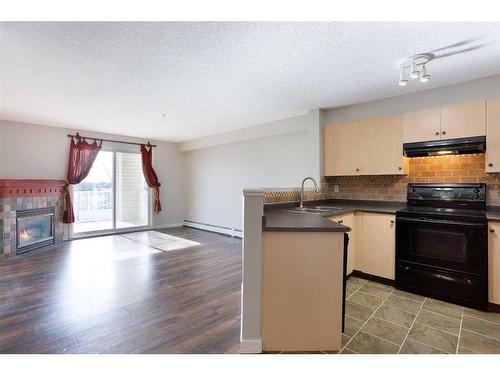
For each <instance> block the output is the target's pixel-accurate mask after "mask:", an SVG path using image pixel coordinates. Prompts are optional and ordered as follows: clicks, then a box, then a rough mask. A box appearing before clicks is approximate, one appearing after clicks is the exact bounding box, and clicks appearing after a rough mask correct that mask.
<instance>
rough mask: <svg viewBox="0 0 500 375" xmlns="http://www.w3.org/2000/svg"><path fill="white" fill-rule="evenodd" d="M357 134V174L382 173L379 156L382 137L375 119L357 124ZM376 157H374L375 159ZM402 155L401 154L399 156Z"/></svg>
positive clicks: (381, 147)
mask: <svg viewBox="0 0 500 375" xmlns="http://www.w3.org/2000/svg"><path fill="white" fill-rule="evenodd" d="M358 126H359V128H358V132H359V157H358V161H359V163H358V166H357V170H358V174H360V175H377V174H382V173H383V166H382V163H381V162H380V159H379V156H380V153H381V152H383V145H382V144H381V143H380V141H381V139H382V137H381V134H380V130H381V129H380V128H379V127H378V126H377V123H376V121H375V119H366V120H361V121H360V122H359V123H358ZM375 155H376V157H375ZM402 155H403V153H401V156H402Z"/></svg>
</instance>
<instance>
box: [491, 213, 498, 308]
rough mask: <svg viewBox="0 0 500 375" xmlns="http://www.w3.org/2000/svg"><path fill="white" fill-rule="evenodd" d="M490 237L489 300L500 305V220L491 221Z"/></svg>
mask: <svg viewBox="0 0 500 375" xmlns="http://www.w3.org/2000/svg"><path fill="white" fill-rule="evenodd" d="M489 227H490V228H489V229H490V231H489V238H488V279H489V281H488V295H489V298H488V300H489V301H490V302H491V303H496V304H497V305H500V222H490V224H489Z"/></svg>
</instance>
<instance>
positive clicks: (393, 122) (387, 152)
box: [373, 114, 408, 175]
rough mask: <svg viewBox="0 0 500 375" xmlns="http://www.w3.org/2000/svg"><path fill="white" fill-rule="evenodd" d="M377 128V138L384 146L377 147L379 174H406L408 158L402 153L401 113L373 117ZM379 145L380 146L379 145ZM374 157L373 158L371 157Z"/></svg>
mask: <svg viewBox="0 0 500 375" xmlns="http://www.w3.org/2000/svg"><path fill="white" fill-rule="evenodd" d="M375 124H376V128H377V129H379V140H380V141H381V145H382V146H383V147H384V148H383V149H382V150H380V149H379V152H380V156H381V157H382V166H383V167H382V171H381V174H390V175H398V174H407V173H408V159H407V158H405V157H402V155H403V116H402V115H401V114H398V115H394V116H387V117H379V118H377V119H375ZM379 147H380V146H379ZM373 159H375V158H373Z"/></svg>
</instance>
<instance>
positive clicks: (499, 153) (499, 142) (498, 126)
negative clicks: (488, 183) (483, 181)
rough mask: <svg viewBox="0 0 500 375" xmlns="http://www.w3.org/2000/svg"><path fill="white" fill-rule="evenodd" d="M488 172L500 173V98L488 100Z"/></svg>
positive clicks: (486, 159) (486, 160)
mask: <svg viewBox="0 0 500 375" xmlns="http://www.w3.org/2000/svg"><path fill="white" fill-rule="evenodd" d="M485 162H486V172H487V173H500V98H493V99H488V100H487V101H486V158H485Z"/></svg>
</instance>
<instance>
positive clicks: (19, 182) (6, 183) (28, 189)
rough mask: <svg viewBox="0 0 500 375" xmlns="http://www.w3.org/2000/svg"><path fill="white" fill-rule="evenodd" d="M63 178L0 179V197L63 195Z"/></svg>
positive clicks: (64, 184)
mask: <svg viewBox="0 0 500 375" xmlns="http://www.w3.org/2000/svg"><path fill="white" fill-rule="evenodd" d="M65 189H66V181H64V180H28V179H0V198H19V197H39V196H47V195H63V194H64V191H65Z"/></svg>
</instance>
